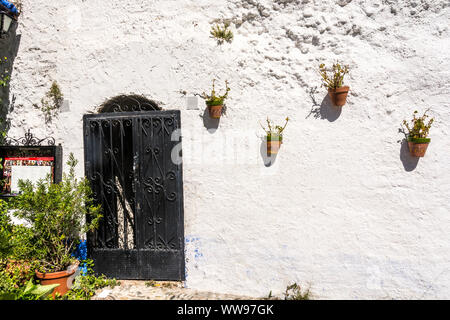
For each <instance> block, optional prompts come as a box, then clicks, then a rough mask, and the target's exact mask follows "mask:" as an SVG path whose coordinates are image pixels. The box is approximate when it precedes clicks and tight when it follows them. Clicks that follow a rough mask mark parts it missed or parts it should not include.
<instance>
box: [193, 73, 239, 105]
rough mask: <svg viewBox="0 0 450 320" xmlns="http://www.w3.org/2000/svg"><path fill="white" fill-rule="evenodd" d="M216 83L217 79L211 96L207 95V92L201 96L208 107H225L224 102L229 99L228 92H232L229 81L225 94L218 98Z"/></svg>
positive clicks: (213, 82)
mask: <svg viewBox="0 0 450 320" xmlns="http://www.w3.org/2000/svg"><path fill="white" fill-rule="evenodd" d="M215 82H216V79H213V81H212V91H211V95H207V94H206V93H205V92H203V93H202V94H201V95H200V96H201V97H202V98H203V99H205V101H206V105H207V106H220V105H223V102H224V101H225V99H226V98H227V97H228V92H229V91H230V90H231V89H230V88H229V87H228V80H225V88H226V89H225V93H224V94H223V95H218V96H216V89H215Z"/></svg>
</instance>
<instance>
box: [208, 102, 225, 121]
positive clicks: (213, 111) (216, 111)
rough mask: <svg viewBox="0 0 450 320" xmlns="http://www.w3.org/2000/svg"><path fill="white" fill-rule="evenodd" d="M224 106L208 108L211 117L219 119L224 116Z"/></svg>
mask: <svg viewBox="0 0 450 320" xmlns="http://www.w3.org/2000/svg"><path fill="white" fill-rule="evenodd" d="M222 108H223V105H218V106H208V110H209V116H210V117H211V118H214V119H219V118H220V116H221V115H222Z"/></svg>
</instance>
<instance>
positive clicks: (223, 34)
mask: <svg viewBox="0 0 450 320" xmlns="http://www.w3.org/2000/svg"><path fill="white" fill-rule="evenodd" d="M229 26H230V23H229V22H225V23H224V24H223V28H222V27H220V26H219V25H218V24H216V26H213V27H211V32H210V33H211V38H214V39H216V40H217V44H218V45H221V44H223V43H224V42H225V41H226V42H228V43H231V42H232V41H233V37H234V35H233V32H232V31H231V30H230V29H228V27H229Z"/></svg>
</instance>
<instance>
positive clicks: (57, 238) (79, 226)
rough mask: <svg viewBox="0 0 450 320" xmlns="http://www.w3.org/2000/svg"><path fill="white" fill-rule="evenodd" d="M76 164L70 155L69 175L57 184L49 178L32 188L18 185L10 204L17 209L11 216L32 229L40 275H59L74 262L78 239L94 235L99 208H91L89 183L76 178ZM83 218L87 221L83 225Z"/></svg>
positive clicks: (25, 183) (65, 175) (25, 184)
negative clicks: (19, 219)
mask: <svg viewBox="0 0 450 320" xmlns="http://www.w3.org/2000/svg"><path fill="white" fill-rule="evenodd" d="M77 162H78V161H77V160H76V159H75V158H74V156H73V154H70V155H69V160H68V162H67V165H68V166H69V168H70V170H69V174H66V173H64V175H63V179H62V181H61V182H60V183H57V184H54V183H52V182H51V179H50V177H48V178H47V179H45V180H40V181H39V182H37V183H36V185H35V186H34V185H33V184H32V183H31V182H30V181H28V180H27V181H19V189H20V190H21V194H20V195H19V196H17V197H15V198H14V199H12V200H11V206H10V207H11V208H13V209H16V211H15V212H14V215H15V216H17V217H18V218H21V219H24V220H26V221H27V222H28V223H29V224H30V225H31V227H30V232H31V235H32V238H33V240H34V241H35V242H34V245H33V247H34V248H39V251H38V252H37V253H38V256H37V259H38V260H39V270H40V271H41V272H57V271H62V270H65V269H66V268H67V267H68V266H69V265H71V264H72V263H73V262H74V260H75V259H74V258H73V257H72V256H71V252H72V249H73V248H74V247H75V245H76V244H77V243H78V241H79V240H78V239H80V235H81V234H83V233H85V232H89V231H93V230H94V229H95V228H96V227H97V226H98V222H99V219H100V218H101V214H100V206H95V205H94V204H93V199H92V197H91V196H92V191H91V189H90V186H89V182H88V181H87V179H85V178H83V179H81V180H78V179H77V178H76V177H75V166H76V165H77ZM86 216H89V219H88V220H87V221H86V222H85V217H86ZM35 252H36V251H35Z"/></svg>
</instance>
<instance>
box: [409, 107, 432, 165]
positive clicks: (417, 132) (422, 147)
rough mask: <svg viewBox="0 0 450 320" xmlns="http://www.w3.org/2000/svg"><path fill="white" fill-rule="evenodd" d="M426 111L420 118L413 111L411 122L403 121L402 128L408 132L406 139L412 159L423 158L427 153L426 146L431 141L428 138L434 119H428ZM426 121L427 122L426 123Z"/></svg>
mask: <svg viewBox="0 0 450 320" xmlns="http://www.w3.org/2000/svg"><path fill="white" fill-rule="evenodd" d="M428 111H429V109H427V110H426V111H425V112H424V114H423V115H422V116H421V117H418V116H417V113H418V111H417V110H416V111H414V113H413V118H412V120H411V121H410V122H409V123H408V122H407V121H406V120H403V126H404V128H406V130H407V131H408V132H407V133H406V132H405V131H404V132H405V133H406V135H407V139H408V147H409V151H410V152H411V155H412V156H414V157H423V156H425V152H426V151H427V148H428V144H429V143H430V141H431V139H430V138H428V133H429V132H430V128H431V125H432V124H433V122H434V118H430V116H429V115H428V114H427V112H428ZM427 120H428V122H427Z"/></svg>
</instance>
